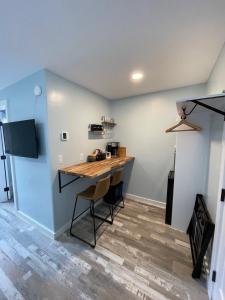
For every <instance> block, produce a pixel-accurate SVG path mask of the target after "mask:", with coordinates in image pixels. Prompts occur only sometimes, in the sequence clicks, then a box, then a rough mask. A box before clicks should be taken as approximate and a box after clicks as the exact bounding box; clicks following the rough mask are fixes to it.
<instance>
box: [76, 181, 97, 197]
mask: <svg viewBox="0 0 225 300" xmlns="http://www.w3.org/2000/svg"><path fill="white" fill-rule="evenodd" d="M95 188H96V186H95V185H91V186H89V187H88V188H87V189H86V190H85V191H83V192H81V193H78V194H77V195H78V197H80V198H82V199H86V200H91V201H94V200H95V199H94V194H95Z"/></svg>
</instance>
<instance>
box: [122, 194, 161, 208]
mask: <svg viewBox="0 0 225 300" xmlns="http://www.w3.org/2000/svg"><path fill="white" fill-rule="evenodd" d="M125 198H127V199H130V200H134V201H137V202H140V203H143V204H148V205H153V206H157V207H160V208H166V203H163V202H160V201H156V200H152V199H149V198H144V197H141V196H137V195H133V194H125Z"/></svg>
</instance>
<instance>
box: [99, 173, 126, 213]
mask: <svg viewBox="0 0 225 300" xmlns="http://www.w3.org/2000/svg"><path fill="white" fill-rule="evenodd" d="M122 178H123V168H120V169H118V170H117V171H116V172H115V173H114V174H112V175H111V182H110V187H109V191H108V193H107V194H106V195H105V197H104V201H105V202H107V203H109V204H111V205H112V209H113V212H114V210H115V209H116V207H120V208H124V198H123V181H122ZM120 202H122V203H123V204H122V206H121V205H120Z"/></svg>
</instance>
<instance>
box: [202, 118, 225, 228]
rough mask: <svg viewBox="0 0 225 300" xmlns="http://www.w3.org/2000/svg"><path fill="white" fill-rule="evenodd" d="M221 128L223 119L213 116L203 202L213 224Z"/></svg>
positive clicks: (218, 175)
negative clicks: (204, 201)
mask: <svg viewBox="0 0 225 300" xmlns="http://www.w3.org/2000/svg"><path fill="white" fill-rule="evenodd" d="M223 126H224V119H223V117H222V116H219V115H218V114H213V115H212V116H211V120H210V136H209V140H210V144H209V168H208V179H207V186H206V193H205V200H206V205H207V208H208V210H209V213H210V215H211V218H212V220H213V221H214V222H215V220H216V207H217V197H218V189H219V178H220V171H221V154H222V136H223Z"/></svg>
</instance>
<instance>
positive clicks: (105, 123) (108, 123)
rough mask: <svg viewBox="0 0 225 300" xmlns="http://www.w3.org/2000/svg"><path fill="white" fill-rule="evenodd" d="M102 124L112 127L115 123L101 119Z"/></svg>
mask: <svg viewBox="0 0 225 300" xmlns="http://www.w3.org/2000/svg"><path fill="white" fill-rule="evenodd" d="M102 125H103V126H106V127H107V126H108V127H114V126H116V123H114V122H107V121H103V122H102Z"/></svg>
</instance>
